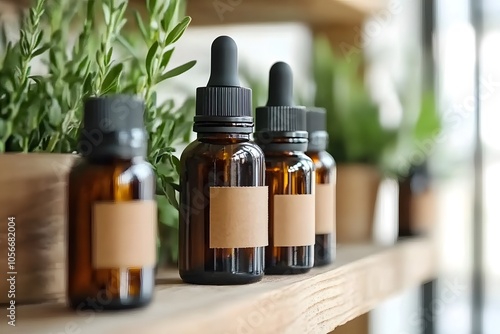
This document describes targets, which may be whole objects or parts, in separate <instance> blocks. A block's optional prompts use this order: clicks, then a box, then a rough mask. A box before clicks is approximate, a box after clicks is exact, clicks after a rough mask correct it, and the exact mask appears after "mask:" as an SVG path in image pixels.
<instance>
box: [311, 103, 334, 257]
mask: <svg viewBox="0 0 500 334" xmlns="http://www.w3.org/2000/svg"><path fill="white" fill-rule="evenodd" d="M307 132H308V133H309V145H308V147H307V152H306V154H307V155H308V156H309V157H310V158H311V159H312V161H313V163H314V170H315V174H316V243H315V244H314V265H315V266H324V265H327V264H329V263H332V262H333V261H334V260H335V247H336V242H335V185H336V176H337V170H336V166H335V160H334V159H333V157H332V156H331V155H330V154H329V153H328V152H327V151H326V149H327V146H328V133H327V132H326V111H325V110H324V109H322V108H308V110H307Z"/></svg>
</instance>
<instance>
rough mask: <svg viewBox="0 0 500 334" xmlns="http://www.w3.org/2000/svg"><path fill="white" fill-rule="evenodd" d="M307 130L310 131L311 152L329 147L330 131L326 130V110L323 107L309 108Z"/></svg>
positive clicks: (309, 148)
mask: <svg viewBox="0 0 500 334" xmlns="http://www.w3.org/2000/svg"><path fill="white" fill-rule="evenodd" d="M307 132H308V133H309V145H308V147H307V150H308V151H310V152H319V151H324V150H326V148H327V147H328V132H326V110H325V109H323V108H316V107H309V108H307Z"/></svg>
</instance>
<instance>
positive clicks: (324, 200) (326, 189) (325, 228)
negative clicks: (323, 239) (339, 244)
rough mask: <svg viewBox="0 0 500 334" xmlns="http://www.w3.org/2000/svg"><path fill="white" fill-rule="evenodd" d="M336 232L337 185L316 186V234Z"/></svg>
mask: <svg viewBox="0 0 500 334" xmlns="http://www.w3.org/2000/svg"><path fill="white" fill-rule="evenodd" d="M334 231H335V184H334V183H329V184H316V234H329V233H333V232H334Z"/></svg>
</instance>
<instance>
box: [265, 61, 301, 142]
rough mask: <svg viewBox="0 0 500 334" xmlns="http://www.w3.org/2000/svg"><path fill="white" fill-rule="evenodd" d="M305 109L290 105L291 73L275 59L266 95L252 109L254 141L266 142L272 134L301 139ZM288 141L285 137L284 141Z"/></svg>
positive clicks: (291, 103)
mask: <svg viewBox="0 0 500 334" xmlns="http://www.w3.org/2000/svg"><path fill="white" fill-rule="evenodd" d="M306 130H307V129H306V110H305V108H303V107H297V106H294V105H293V74H292V69H291V68H290V66H289V65H288V64H287V63H284V62H277V63H275V64H274V65H273V66H272V67H271V70H270V71H269V97H268V100H267V105H266V106H265V107H258V108H257V109H256V111H255V141H256V142H257V143H258V144H259V145H261V146H262V145H263V144H269V142H270V141H272V140H273V138H289V139H293V138H295V139H301V138H302V139H305V140H302V141H301V145H300V146H301V147H304V145H303V144H304V143H306V145H305V147H304V149H303V150H305V149H306V148H307V131H306ZM288 142H289V141H288Z"/></svg>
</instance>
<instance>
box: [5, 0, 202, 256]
mask: <svg viewBox="0 0 500 334" xmlns="http://www.w3.org/2000/svg"><path fill="white" fill-rule="evenodd" d="M146 5H147V11H146V15H145V16H144V17H143V16H141V14H140V13H139V12H138V11H136V10H132V9H131V8H129V6H128V1H123V0H88V1H76V2H74V1H65V0H53V1H50V0H37V1H36V2H35V3H34V4H33V6H32V7H31V9H30V10H29V12H28V13H21V17H20V26H19V30H18V31H17V32H16V31H13V29H12V27H5V26H2V27H1V29H0V82H1V83H2V84H1V85H0V153H3V152H24V153H30V152H46V153H50V152H53V153H77V152H78V146H77V145H78V138H79V135H80V127H81V120H82V110H83V103H82V100H84V99H85V98H87V97H89V96H101V95H106V94H115V93H129V94H137V95H139V96H142V97H143V98H144V99H145V101H146V110H147V112H146V115H145V124H146V128H147V131H148V134H149V142H148V160H149V161H150V163H151V164H152V165H153V168H154V169H155V171H156V175H157V199H158V204H159V205H158V209H159V213H158V215H159V231H160V233H159V239H158V240H159V245H160V247H159V254H160V263H161V264H162V263H165V262H169V263H172V262H175V261H176V259H177V230H178V219H177V211H176V209H177V207H178V205H177V194H176V190H178V170H179V160H178V159H177V158H176V157H175V156H174V154H173V153H174V152H175V149H174V147H175V145H176V144H178V143H180V142H184V141H187V140H188V139H189V135H190V133H191V127H192V123H191V120H192V116H193V113H194V99H193V98H188V99H186V101H185V102H184V103H183V104H182V105H180V106H176V105H175V103H174V101H173V99H172V97H166V98H165V97H164V96H163V95H162V94H161V88H160V87H159V86H158V85H159V84H160V83H162V82H164V81H165V80H168V79H170V78H173V77H175V76H178V75H180V74H182V73H184V72H186V71H188V70H189V69H190V68H192V67H193V66H194V65H195V63H196V62H195V61H189V62H187V63H185V64H182V65H180V66H177V67H175V68H172V69H171V68H169V61H170V59H171V56H172V54H173V52H174V50H175V47H174V44H175V43H176V42H177V41H178V40H179V39H180V38H181V37H182V35H183V33H184V31H185V30H186V28H187V27H188V25H189V23H190V21H191V19H190V18H189V17H185V16H184V13H185V4H184V2H183V1H181V0H171V1H168V2H165V1H157V0H147V1H146ZM82 13H83V15H82ZM129 14H133V17H134V21H135V22H133V23H132V22H127V18H128V17H129ZM130 24H135V25H136V26H137V27H139V29H138V30H139V33H135V32H133V31H134V30H135V29H127V27H128V25H130ZM9 28H10V29H9ZM12 33H13V34H14V36H13V38H10V36H9V35H10V34H12ZM75 34H76V36H77V37H76V41H74V37H75ZM68 47H69V50H68ZM37 63H39V64H40V65H41V66H38V67H37V68H36V69H35V65H34V64H37Z"/></svg>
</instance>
